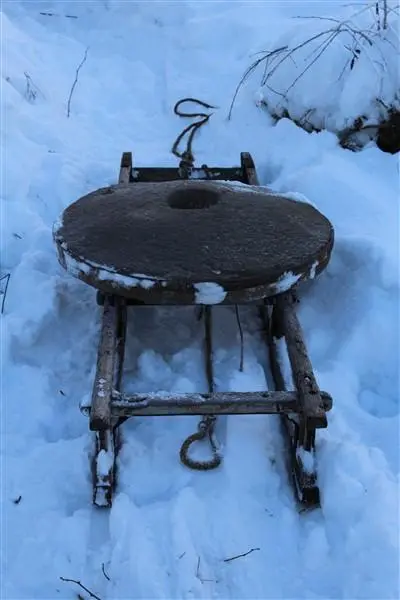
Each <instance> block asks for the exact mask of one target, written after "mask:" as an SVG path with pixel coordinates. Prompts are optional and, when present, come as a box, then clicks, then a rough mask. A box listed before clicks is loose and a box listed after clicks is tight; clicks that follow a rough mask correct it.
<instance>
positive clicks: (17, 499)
mask: <svg viewBox="0 0 400 600" xmlns="http://www.w3.org/2000/svg"><path fill="white" fill-rule="evenodd" d="M21 500H22V496H18V498H15V500H13V502H14V504H19V503H20V502H21Z"/></svg>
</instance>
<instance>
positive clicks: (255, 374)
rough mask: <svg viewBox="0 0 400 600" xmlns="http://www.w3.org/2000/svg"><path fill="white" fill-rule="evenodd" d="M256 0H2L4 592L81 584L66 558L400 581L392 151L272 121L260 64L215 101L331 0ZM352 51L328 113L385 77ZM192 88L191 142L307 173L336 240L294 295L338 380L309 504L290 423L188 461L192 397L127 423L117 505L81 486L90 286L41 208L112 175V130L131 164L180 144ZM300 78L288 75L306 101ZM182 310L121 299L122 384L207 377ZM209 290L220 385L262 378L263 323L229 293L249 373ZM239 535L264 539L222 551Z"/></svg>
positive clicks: (393, 593) (218, 591) (366, 585)
mask: <svg viewBox="0 0 400 600" xmlns="http://www.w3.org/2000/svg"><path fill="white" fill-rule="evenodd" d="M249 7H250V3H248V2H231V3H219V2H213V3H207V4H206V6H205V5H204V3H202V2H184V1H181V2H179V3H172V2H171V3H151V2H148V3H142V2H137V3H128V2H118V1H112V0H108V1H105V2H96V3H92V2H83V1H82V2H73V3H71V2H66V1H63V0H59V1H58V2H52V1H50V0H46V1H43V2H36V1H33V0H32V1H29V2H24V1H13V2H3V3H2V40H1V41H2V45H3V48H2V50H3V52H2V57H4V60H3V63H2V78H3V80H2V85H1V99H0V101H1V110H2V127H1V148H2V155H1V157H2V185H1V190H0V191H1V206H2V214H1V227H2V232H1V248H0V250H1V273H0V275H1V276H2V275H3V274H6V273H10V274H11V277H10V280H9V286H8V291H7V296H6V299H5V307H4V314H3V315H2V316H1V329H2V331H1V344H2V355H1V358H2V360H1V362H2V384H1V385H2V394H1V409H2V410H1V457H2V458H1V469H2V472H1V477H2V486H1V487H2V494H1V528H2V548H1V569H2V570H1V580H2V595H3V597H4V598H7V599H10V600H11V599H12V600H14V599H32V598H35V599H40V600H45V599H49V600H50V599H51V600H54V598H60V599H61V600H62V599H63V598H65V599H67V598H76V597H77V595H78V594H81V596H82V597H88V594H87V593H85V592H84V591H83V590H82V589H81V588H79V587H78V586H77V585H76V584H74V583H71V582H65V581H61V580H60V577H65V578H70V579H75V580H77V581H81V582H82V584H84V585H85V586H86V587H87V588H88V589H90V590H91V591H92V592H93V593H94V594H96V595H97V596H98V597H99V598H101V599H102V600H121V599H128V598H129V599H131V598H146V599H147V598H152V599H155V598H171V599H172V598H207V599H208V598H221V599H224V598H241V599H244V598H248V599H249V600H250V599H251V600H254V599H256V598H259V599H263V600H265V599H267V598H270V599H278V598H296V599H302V598H318V599H321V600H322V599H326V598H332V599H333V598H335V599H336V598H348V599H350V598H351V599H361V598H362V599H370V600H377V599H378V598H379V599H380V600H381V599H382V600H383V599H385V600H387V599H392V598H398V596H399V592H400V590H399V577H398V574H399V571H398V564H399V547H398V542H399V540H398V531H399V512H398V506H399V451H398V449H399V426H400V423H399V397H398V390H399V384H400V382H399V370H398V365H399V337H398V331H399V329H400V323H399V311H398V306H399V266H400V265H399V254H398V241H399V220H398V198H399V194H398V192H399V165H398V156H392V155H388V154H384V153H382V152H381V151H379V150H378V149H377V148H376V146H375V145H374V144H373V143H370V144H369V145H368V146H367V147H365V148H364V149H363V151H362V152H359V153H352V152H350V151H348V150H343V149H342V148H340V147H339V146H338V143H337V139H336V136H335V135H333V134H332V133H330V132H329V131H324V132H321V133H319V134H316V133H314V134H307V133H306V132H305V131H303V130H302V129H300V128H298V127H296V126H295V125H294V123H292V122H291V121H289V120H288V119H282V120H281V121H279V122H278V124H277V125H276V126H273V123H272V119H270V117H269V116H268V114H267V113H266V111H264V110H260V109H259V108H257V106H256V105H255V104H254V93H255V92H256V91H257V90H256V88H257V82H256V81H255V80H254V79H252V80H251V81H248V82H247V83H246V86H245V87H244V88H243V89H242V90H241V92H240V94H239V96H238V98H237V101H236V104H235V109H234V111H233V115H232V119H231V120H228V119H227V118H226V116H227V112H228V110H229V105H230V102H231V99H232V95H233V93H234V90H235V87H236V85H237V83H238V81H239V79H240V77H241V75H242V73H243V71H244V69H245V68H246V67H247V66H248V65H249V63H250V61H251V54H252V53H253V52H257V51H258V50H259V49H260V48H261V47H262V45H264V46H265V44H266V41H267V40H268V45H271V47H272V45H273V41H274V40H276V39H277V37H278V36H280V35H283V36H289V35H291V34H290V33H289V32H290V28H291V27H292V25H293V21H292V20H291V17H293V16H295V15H297V14H299V13H304V14H306V15H309V16H312V15H321V14H322V15H323V14H329V15H332V16H334V17H336V16H337V15H338V14H339V13H340V11H341V10H342V7H341V6H340V5H339V3H337V2H336V3H334V2H320V3H317V2H312V3H311V2H310V3H308V2H304V3H303V2H296V3H294V2H290V3H289V2H280V3H278V2H276V3H274V2H264V3H251V9H249ZM41 12H47V13H55V15H54V16H44V15H41V14H40V13H41ZM65 15H74V16H76V17H77V18H76V19H75V18H69V17H66V16H65ZM297 27H298V31H299V35H300V33H301V32H302V31H304V28H303V24H301V26H299V25H298V26H297ZM86 48H89V50H88V53H87V60H86V62H85V63H84V64H83V66H82V68H81V70H80V72H79V80H78V82H77V85H76V86H75V89H74V93H73V96H72V100H71V114H70V116H69V118H68V117H67V101H68V97H69V94H70V91H71V86H72V84H73V81H74V78H75V74H76V69H77V67H78V65H79V64H80V63H81V61H82V58H83V56H84V53H85V50H86ZM333 51H334V47H332V49H331V52H333ZM338 52H339V50H338ZM339 58H340V57H338V62H340V61H339ZM287 65H288V68H289V61H287ZM320 68H321V69H324V68H325V67H324V68H323V67H322V66H321V67H320ZM353 71H354V70H353ZM364 72H365V78H366V79H365V80H364V79H358V80H357V81H356V80H355V79H354V81H353V83H352V84H351V89H350V87H349V88H348V89H347V90H346V91H345V93H344V92H343V91H340V93H339V92H337V93H336V90H333V91H334V92H335V93H334V94H333V96H332V107H333V108H332V110H331V109H330V110H331V113H329V114H330V115H331V117H332V119H333V121H334V122H335V124H340V123H342V124H343V123H345V122H346V118H347V116H346V115H349V116H352V115H354V114H356V112H357V110H358V102H359V94H357V93H356V91H357V90H356V88H357V85H359V84H360V88H359V89H360V90H363V89H364V90H371V89H372V87H371V86H372V85H373V84H374V81H375V82H376V81H377V79H376V78H371V77H369V74H368V73H370V71H368V70H367V67H366V66H365V70H364ZM25 73H26V74H27V75H25ZM320 73H322V75H321V74H320V75H318V76H315V80H316V81H317V82H318V85H314V80H313V82H312V85H311V86H305V85H304V87H302V90H304V91H306V88H307V90H308V93H309V95H310V96H309V97H310V98H311V100H312V101H314V100H315V98H316V97H317V98H318V99H320V104H321V115H322V114H325V113H323V110H325V108H324V106H325V104H324V103H326V100H327V98H328V99H329V94H328V91H329V89H330V87H329V86H330V84H331V75H329V76H328V74H330V73H331V71H330V70H329V69H326V70H323V72H322V71H321V72H320ZM332 73H333V71H332ZM280 76H281V77H284V75H283V71H282V72H281V75H280ZM288 76H289V75H288ZM360 77H364V76H363V75H362V73H361V74H360ZM333 78H334V75H332V79H333ZM282 83H285V84H286V87H287V86H289V85H290V80H288V81H287V82H284V81H283V80H282ZM361 84H362V85H361ZM323 85H325V86H326V90H327V94H325V95H322V93H321V95H320V93H319V92H318V89H321V87H320V86H323ZM390 85H391V86H392V85H393V86H395V85H396V79H392V80H391V83H390ZM349 86H350V82H349ZM295 90H296V87H295V88H293V94H294V92H295ZM385 94H387V95H390V89H388V90H386V91H385ZM189 95H194V96H196V97H199V98H200V99H204V100H205V101H207V102H209V103H210V104H213V105H216V106H219V107H220V108H219V109H218V110H216V111H215V114H214V115H213V116H212V117H211V119H210V121H209V122H208V123H207V125H206V126H204V127H203V128H202V130H201V131H200V132H199V133H198V135H196V137H195V140H194V145H193V150H194V153H195V156H196V163H197V164H199V165H201V164H203V163H206V164H208V165H209V166H211V165H218V166H225V165H226V166H231V165H237V164H238V163H239V158H240V152H242V151H249V152H251V154H252V156H253V158H254V160H255V163H256V165H257V170H258V175H259V178H260V183H261V184H262V185H263V186H267V187H268V188H269V189H273V190H274V191H275V192H276V193H293V192H295V193H296V194H301V195H302V196H304V197H305V198H307V199H309V201H310V202H311V203H313V204H314V205H315V206H316V207H317V208H318V209H319V210H321V211H322V212H323V213H324V214H325V215H326V216H327V217H328V218H329V219H330V220H331V221H332V223H333V225H334V227H335V248H334V251H333V254H332V259H331V262H330V264H329V266H328V268H327V269H326V271H325V272H324V273H323V274H321V275H320V276H319V277H318V278H317V279H316V280H314V281H311V282H308V283H307V284H305V285H304V287H303V288H300V290H301V293H300V304H299V308H298V314H299V319H300V321H301V324H302V326H303V329H304V332H305V336H306V341H307V345H308V349H309V353H310V357H311V360H312V363H313V365H314V368H315V373H316V377H317V380H318V383H319V386H320V388H321V389H322V390H326V391H328V392H329V393H330V394H331V395H332V397H333V401H334V405H333V409H332V411H331V412H330V413H328V422H329V426H328V428H327V429H326V430H320V431H319V432H318V434H319V435H318V440H317V453H316V457H315V460H316V463H317V468H318V473H319V483H320V490H321V496H322V499H321V503H322V506H321V508H320V509H318V510H316V511H313V512H310V513H308V512H306V513H300V514H299V511H298V508H297V506H296V504H295V501H294V499H293V493H292V489H291V486H290V484H289V480H288V477H287V473H286V464H285V452H284V444H283V440H282V437H281V432H280V427H279V422H278V420H277V419H275V418H274V417H271V416H268V415H266V416H251V415H243V416H229V417H221V418H220V419H218V421H217V426H216V431H215V434H216V438H217V440H218V445H219V448H220V449H221V452H222V455H223V463H222V465H221V467H220V468H218V469H217V470H215V471H211V472H208V473H199V472H194V471H190V470H188V469H186V468H184V467H183V466H182V465H181V464H180V461H179V455H178V452H179V448H180V445H181V443H182V442H183V440H184V439H185V438H186V436H187V435H189V434H190V433H192V432H194V431H195V430H196V427H197V423H198V418H197V417H162V418H151V417H143V418H139V417H137V418H135V419H131V420H129V421H127V422H126V423H124V425H123V426H122V442H123V443H122V447H121V450H120V453H119V456H118V486H117V490H116V492H115V496H114V504H113V507H112V509H111V510H109V511H107V510H100V511H99V510H95V509H94V508H93V507H92V489H91V476H90V460H89V456H90V452H91V450H92V438H91V434H90V433H89V429H88V420H87V418H86V417H85V416H84V415H82V413H81V412H80V410H79V406H80V404H81V405H82V406H85V405H87V403H88V402H89V403H90V401H88V398H90V395H91V386H92V382H93V378H94V372H95V366H96V347H97V343H98V337H99V316H100V308H99V307H97V305H96V302H95V292H94V290H93V289H92V288H90V287H89V286H86V285H85V284H84V283H82V282H80V281H79V280H78V279H76V278H74V277H73V276H72V275H70V274H68V273H67V272H66V271H65V270H64V269H63V268H62V267H61V266H60V265H59V264H58V260H57V253H56V250H55V247H54V243H53V240H52V226H53V223H54V222H55V221H56V220H57V219H58V218H59V216H60V214H61V212H62V210H63V209H64V208H65V207H66V206H68V205H69V204H70V203H71V202H73V201H75V200H76V199H77V198H79V197H81V196H83V195H84V194H86V193H88V192H90V191H92V190H94V189H97V188H100V187H104V186H107V185H111V184H113V183H115V182H116V180H117V177H118V169H119V162H120V158H121V153H122V152H123V151H132V152H133V154H134V161H135V164H136V165H137V166H142V165H143V166H151V165H160V166H176V165H177V160H176V157H174V156H173V155H172V154H171V152H170V148H171V145H172V143H173V140H174V139H175V137H176V135H177V134H178V133H179V132H180V131H181V130H182V129H183V127H184V126H185V125H186V124H187V121H186V120H182V119H181V120H179V119H178V118H177V117H176V116H175V115H173V113H172V107H173V105H174V103H175V102H176V101H177V100H179V99H180V98H183V97H186V96H189ZM385 97H386V96H385ZM387 97H389V96H387ZM306 100H307V98H305V99H304V98H303V97H302V96H301V94H299V95H298V96H297V100H296V99H295V97H294V95H293V96H292V102H293V103H295V102H297V103H298V107H299V110H302V109H303V108H304V105H305V104H304V103H305V101H306ZM367 101H368V97H365V102H367ZM293 105H294V104H293ZM328 108H329V107H328ZM371 110H372V109H371ZM372 116H373V112H371V118H372ZM181 121H182V122H181ZM145 279H147V277H145ZM214 293H215V288H214V286H212V289H211V291H210V295H211V297H213V298H215V296H214ZM195 311H196V307H179V308H173V307H168V308H153V307H137V308H133V309H132V311H131V313H130V319H129V327H128V336H127V353H126V365H125V367H126V369H125V382H124V391H126V393H129V391H132V392H140V393H143V392H146V391H150V392H154V391H155V392H157V391H159V390H163V391H165V392H170V393H175V392H176V393H185V392H195V393H197V392H198V393H204V392H207V391H208V390H207V381H206V375H205V373H204V359H203V352H202V351H203V342H204V325H203V323H202V322H201V321H200V322H199V321H197V320H196V318H195V316H196V312H195ZM213 312H214V317H213V343H214V368H215V383H216V389H217V391H234V390H235V391H244V390H249V391H260V390H265V389H266V387H267V377H266V374H265V372H264V368H263V367H264V365H265V356H266V351H265V347H264V345H263V341H262V335H261V332H260V325H259V322H258V321H257V320H255V319H254V318H253V317H252V316H251V311H250V310H249V309H247V308H241V309H240V316H241V322H242V326H243V330H244V350H245V352H244V370H243V372H242V371H240V368H239V365H240V336H239V331H238V327H237V321H236V316H235V312H234V310H233V309H232V308H229V307H223V306H215V308H214V309H213ZM198 451H199V452H200V448H199V450H198ZM204 453H205V454H206V453H207V447H204ZM19 498H20V499H19ZM252 548H259V549H260V550H258V551H254V552H252V553H250V554H248V555H247V556H245V557H242V558H240V559H237V560H234V561H230V562H225V561H224V559H226V558H229V557H232V556H236V555H238V554H242V553H246V552H248V551H249V550H250V549H252ZM104 572H105V573H107V575H108V578H109V579H108V578H107V577H105V575H104Z"/></svg>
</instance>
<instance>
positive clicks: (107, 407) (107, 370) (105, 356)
mask: <svg viewBox="0 0 400 600" xmlns="http://www.w3.org/2000/svg"><path fill="white" fill-rule="evenodd" d="M118 310H119V306H118V302H117V299H114V304H112V303H111V300H110V297H109V296H106V297H105V299H104V307H103V322H102V327H101V334H100V343H99V350H98V356H97V367H96V375H95V380H94V385H93V393H92V402H91V410H90V429H91V430H92V431H101V430H103V429H109V428H110V427H111V395H112V391H113V386H114V373H115V364H116V347H117V340H118Z"/></svg>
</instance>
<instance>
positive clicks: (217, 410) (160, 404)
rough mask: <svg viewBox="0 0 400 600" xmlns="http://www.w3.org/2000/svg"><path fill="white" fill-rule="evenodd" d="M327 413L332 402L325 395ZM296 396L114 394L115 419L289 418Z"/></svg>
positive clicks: (162, 393) (163, 393) (293, 409)
mask: <svg viewBox="0 0 400 600" xmlns="http://www.w3.org/2000/svg"><path fill="white" fill-rule="evenodd" d="M322 397H323V399H324V402H325V403H326V409H327V410H328V409H329V405H330V402H331V399H330V396H329V395H328V394H322ZM298 406H299V405H298V397H297V393H296V392H215V393H212V394H193V393H187V394H185V393H181V394H178V393H170V394H169V393H165V392H158V393H135V394H121V393H118V392H115V391H114V393H113V400H112V414H113V416H115V417H127V416H141V417H150V416H151V417H156V416H167V415H168V416H171V415H175V416H177V415H242V414H255V415H256V414H259V415H271V414H288V413H295V412H297V411H298Z"/></svg>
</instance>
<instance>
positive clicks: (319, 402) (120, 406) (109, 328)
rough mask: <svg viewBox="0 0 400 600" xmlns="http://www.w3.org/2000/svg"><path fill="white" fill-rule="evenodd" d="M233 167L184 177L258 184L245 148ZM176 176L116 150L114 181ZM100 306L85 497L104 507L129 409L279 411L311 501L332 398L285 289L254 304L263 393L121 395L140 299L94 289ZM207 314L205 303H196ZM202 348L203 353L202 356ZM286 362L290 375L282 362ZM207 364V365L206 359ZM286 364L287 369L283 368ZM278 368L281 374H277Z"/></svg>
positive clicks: (291, 464)
mask: <svg viewBox="0 0 400 600" xmlns="http://www.w3.org/2000/svg"><path fill="white" fill-rule="evenodd" d="M240 158H241V164H240V167H233V168H226V167H224V168H208V167H205V166H203V167H201V168H193V169H192V170H191V175H190V178H195V179H223V180H227V179H230V180H235V181H240V182H242V183H246V184H249V185H259V180H258V177H257V173H256V169H255V165H254V162H253V159H252V157H251V155H250V154H249V153H247V152H242V153H241V155H240ZM180 178H181V171H180V170H179V168H176V169H173V168H153V167H145V168H136V169H133V163H132V154H131V153H130V152H124V153H123V155H122V159H121V167H120V174H119V183H120V184H126V185H134V184H135V182H136V181H171V180H177V179H180ZM97 303H98V304H99V305H101V306H102V312H103V315H102V323H101V331H100V340H99V346H98V354H97V367H96V373H95V378H94V384H93V392H92V397H91V400H90V402H89V403H86V404H85V403H82V404H81V410H82V412H83V413H84V414H86V415H87V416H88V417H89V423H90V425H89V427H90V430H91V431H92V432H93V435H94V446H93V454H92V464H91V467H92V479H93V504H94V505H96V506H98V507H108V508H109V507H111V506H112V496H113V491H114V489H115V486H116V479H117V477H116V475H117V474H116V457H117V453H118V449H119V447H120V443H121V440H120V437H119V426H120V424H121V423H122V422H124V421H125V420H126V419H127V418H130V417H134V416H141V417H143V416H149V417H154V416H166V415H168V416H171V415H211V416H217V415H235V414H271V415H279V417H280V419H281V422H282V427H283V432H284V436H285V438H286V441H287V447H288V457H287V458H288V472H289V474H290V478H291V480H292V481H293V483H294V491H295V494H296V497H297V500H298V501H299V502H300V503H301V505H303V506H305V507H307V508H311V507H315V506H318V505H319V503H320V494H319V488H318V481H317V471H316V467H315V440H316V430H317V429H319V428H325V427H327V418H326V413H327V412H328V411H329V410H330V409H331V408H332V398H331V397H330V395H329V394H328V393H326V392H321V391H320V390H319V387H318V385H317V382H316V379H315V376H314V373H313V369H312V365H311V362H310V359H309V357H308V354H307V349H306V345H305V341H304V336H303V333H302V329H301V325H300V322H299V320H298V317H297V314H296V304H297V299H296V296H295V294H294V292H293V290H291V291H288V292H285V293H283V294H279V295H277V296H273V297H269V298H265V299H263V300H262V301H261V302H260V303H258V304H257V305H256V306H255V310H256V311H258V317H259V318H260V320H261V323H262V327H263V331H264V334H265V341H266V346H267V350H268V363H269V364H268V365H267V371H269V373H268V372H267V373H266V375H267V379H269V382H268V383H269V388H270V390H269V391H265V392H240V393H236V392H212V393H207V394H194V393H187V394H185V393H183V394H177V393H170V394H166V393H158V392H154V391H150V392H148V393H136V394H125V393H123V392H122V391H121V383H122V375H123V363H124V353H125V340H126V327H127V313H128V307H133V306H134V307H135V308H134V310H140V304H143V303H142V302H140V301H137V302H136V301H135V300H132V299H125V298H123V297H121V296H117V295H106V294H103V293H102V292H98V293H97ZM203 310H204V311H206V312H208V314H209V315H210V316H211V311H212V310H213V309H212V306H206V307H203ZM207 352H208V354H209V355H208V356H207ZM205 353H206V356H205V365H207V364H208V365H210V364H211V361H212V356H211V355H210V354H211V350H210V348H208V349H207V343H206V345H205ZM285 362H286V365H287V364H290V377H287V373H285V369H284V365H285ZM206 369H207V366H206ZM286 371H287V368H286ZM285 375H286V379H285Z"/></svg>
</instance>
